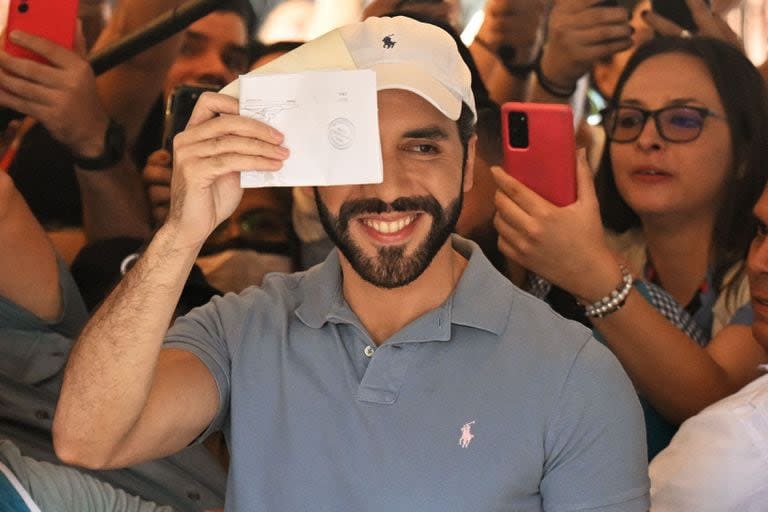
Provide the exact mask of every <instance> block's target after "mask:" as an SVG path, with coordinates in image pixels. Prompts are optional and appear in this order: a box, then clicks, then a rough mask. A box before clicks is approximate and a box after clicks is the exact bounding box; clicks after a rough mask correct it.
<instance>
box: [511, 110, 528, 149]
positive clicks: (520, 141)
mask: <svg viewBox="0 0 768 512" xmlns="http://www.w3.org/2000/svg"><path fill="white" fill-rule="evenodd" d="M507 119H508V122H509V145H510V146H512V147H513V148H527V147H528V116H527V115H526V113H525V112H510V113H509V117H508V118H507Z"/></svg>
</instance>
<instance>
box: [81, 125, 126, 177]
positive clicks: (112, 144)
mask: <svg viewBox="0 0 768 512" xmlns="http://www.w3.org/2000/svg"><path fill="white" fill-rule="evenodd" d="M123 155H125V128H123V126H122V125H121V124H119V123H118V122H116V121H114V120H112V119H110V120H109V125H108V126H107V131H106V133H105V134H104V151H102V153H101V154H100V155H99V156H97V157H93V158H84V157H80V156H77V155H75V165H76V166H78V167H79V168H81V169H83V170H86V171H103V170H104V169H109V168H110V167H113V166H114V165H115V164H117V163H118V162H119V161H120V160H122V159H123Z"/></svg>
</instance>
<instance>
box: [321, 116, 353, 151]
mask: <svg viewBox="0 0 768 512" xmlns="http://www.w3.org/2000/svg"><path fill="white" fill-rule="evenodd" d="M328 141H329V142H330V143H331V146H333V147H334V148H336V149H347V148H348V147H350V146H351V145H352V143H353V142H354V141H355V125H353V124H352V121H350V120H349V119H346V118H344V117H337V118H336V119H334V120H333V121H331V122H330V123H328Z"/></svg>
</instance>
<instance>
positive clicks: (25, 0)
mask: <svg viewBox="0 0 768 512" xmlns="http://www.w3.org/2000/svg"><path fill="white" fill-rule="evenodd" d="M77 3H78V0H10V1H9V2H8V18H7V19H8V23H7V25H6V27H5V32H4V36H3V49H4V51H6V52H7V53H9V54H11V55H14V56H16V57H24V58H28V59H32V60H36V61H38V62H48V60H47V59H46V58H45V55H38V54H36V53H34V52H32V51H30V50H28V49H26V48H24V47H22V46H19V45H16V44H14V43H13V42H12V41H11V40H10V39H9V38H8V34H10V33H11V32H13V31H14V30H20V31H23V32H27V33H29V34H34V35H36V36H40V37H43V38H45V39H48V40H49V41H52V42H54V43H56V44H58V45H59V46H63V47H64V48H68V49H70V50H71V49H73V48H74V42H75V30H76V27H77Z"/></svg>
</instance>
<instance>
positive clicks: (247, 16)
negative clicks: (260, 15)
mask: <svg viewBox="0 0 768 512" xmlns="http://www.w3.org/2000/svg"><path fill="white" fill-rule="evenodd" d="M218 11H226V12H233V13H235V14H237V15H238V16H240V17H241V18H242V19H243V21H244V22H245V28H246V31H247V33H248V40H251V39H252V38H253V33H254V31H255V30H256V21H257V20H256V13H254V12H253V6H252V5H251V2H250V1H249V0H222V1H221V4H220V5H219V6H218V7H216V11H214V12H218Z"/></svg>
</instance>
